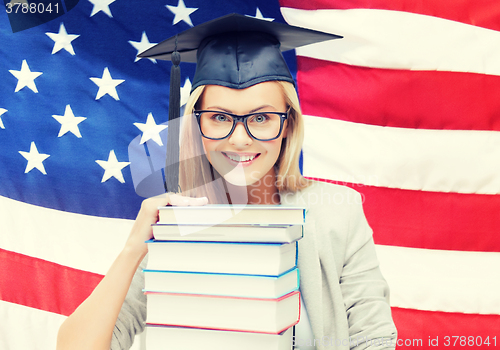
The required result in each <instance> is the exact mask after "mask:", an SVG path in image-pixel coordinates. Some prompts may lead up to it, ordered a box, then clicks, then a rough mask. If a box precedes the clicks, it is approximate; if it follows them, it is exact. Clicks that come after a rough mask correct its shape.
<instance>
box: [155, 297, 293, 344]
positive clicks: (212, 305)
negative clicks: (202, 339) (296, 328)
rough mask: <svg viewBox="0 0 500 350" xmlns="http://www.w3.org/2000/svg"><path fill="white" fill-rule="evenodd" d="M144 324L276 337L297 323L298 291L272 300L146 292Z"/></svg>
mask: <svg viewBox="0 0 500 350" xmlns="http://www.w3.org/2000/svg"><path fill="white" fill-rule="evenodd" d="M146 295H147V298H148V302H147V318H146V322H147V323H148V324H150V325H151V324H156V325H167V326H181V327H193V328H206V329H220V330H227V331H242V332H257V333H269V334H278V333H281V332H282V331H284V330H286V329H288V328H290V327H291V326H293V325H295V324H297V323H298V322H299V318H300V292H299V291H294V292H291V293H289V294H287V295H284V296H282V297H280V298H276V299H256V298H238V297H224V296H214V295H198V294H173V293H155V292H146Z"/></svg>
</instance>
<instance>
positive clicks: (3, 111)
mask: <svg viewBox="0 0 500 350" xmlns="http://www.w3.org/2000/svg"><path fill="white" fill-rule="evenodd" d="M5 112H7V110H6V109H5V108H0V117H1V116H2V115H3V114H4V113H5ZM0 128H2V129H5V125H3V121H2V118H0Z"/></svg>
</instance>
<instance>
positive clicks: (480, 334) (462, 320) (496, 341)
mask: <svg viewBox="0 0 500 350" xmlns="http://www.w3.org/2000/svg"><path fill="white" fill-rule="evenodd" d="M392 317H393V319H394V323H395V324H396V328H397V329H398V339H399V340H398V343H397V345H398V346H397V349H418V350H421V349H435V350H440V349H443V350H444V349H446V350H448V349H481V350H484V349H498V348H499V347H500V332H498V330H499V329H500V315H477V314H461V313H449V312H437V311H420V310H413V309H401V308H397V307H393V308H392ZM485 341H487V342H489V343H490V344H489V345H487V344H486V343H485ZM405 343H406V345H405Z"/></svg>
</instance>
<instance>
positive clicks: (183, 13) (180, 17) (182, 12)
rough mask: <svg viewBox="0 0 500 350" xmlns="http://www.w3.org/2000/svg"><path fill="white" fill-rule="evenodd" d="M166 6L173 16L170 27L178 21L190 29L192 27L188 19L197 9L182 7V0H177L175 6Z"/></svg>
mask: <svg viewBox="0 0 500 350" xmlns="http://www.w3.org/2000/svg"><path fill="white" fill-rule="evenodd" d="M166 6H167V8H168V9H169V10H170V12H172V13H173V14H174V15H175V17H174V20H173V22H172V25H174V24H177V23H179V22H180V21H184V22H186V23H187V24H189V25H190V26H191V27H193V22H191V18H190V17H189V15H190V14H192V13H193V12H194V11H196V10H198V8H197V7H186V5H184V1H183V0H179V3H178V4H177V6H171V5H166Z"/></svg>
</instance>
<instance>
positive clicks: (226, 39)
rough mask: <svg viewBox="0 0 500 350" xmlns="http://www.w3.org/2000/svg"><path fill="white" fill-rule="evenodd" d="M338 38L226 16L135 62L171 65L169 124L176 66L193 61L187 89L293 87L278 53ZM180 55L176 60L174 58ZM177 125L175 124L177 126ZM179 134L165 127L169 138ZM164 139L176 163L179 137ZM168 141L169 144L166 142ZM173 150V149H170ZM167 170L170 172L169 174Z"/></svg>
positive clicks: (174, 183) (176, 95)
mask: <svg viewBox="0 0 500 350" xmlns="http://www.w3.org/2000/svg"><path fill="white" fill-rule="evenodd" d="M337 38H340V36H338V35H334V34H329V33H323V32H318V31H315V30H310V29H306V28H301V27H295V26H290V25H288V24H284V23H278V22H269V21H266V20H261V19H257V18H253V17H248V16H243V15H239V14H230V15H227V16H223V17H220V18H217V19H214V20H212V21H209V22H205V23H202V24H200V25H197V26H195V27H193V28H190V29H188V30H186V31H184V32H182V33H179V34H177V35H176V36H173V37H171V38H169V39H167V40H165V41H162V42H161V43H159V44H157V45H155V46H153V47H152V48H150V49H149V50H146V51H144V52H143V53H141V54H140V55H139V57H142V58H144V57H147V58H155V59H160V60H172V63H173V66H172V75H171V82H170V105H169V109H170V110H169V121H171V120H173V119H175V118H177V117H178V116H179V114H180V112H179V110H180V106H179V104H180V102H179V101H180V92H179V91H180V72H179V70H178V65H179V63H180V60H181V58H182V61H184V62H196V63H197V67H196V73H195V76H194V81H193V84H192V90H194V89H195V88H197V87H198V86H200V85H222V86H225V87H230V88H234V89H244V88H247V87H250V86H252V85H255V84H258V83H261V82H265V81H288V82H291V83H294V81H293V78H292V75H291V74H290V71H289V69H288V66H287V64H286V62H285V60H284V58H283V56H282V54H281V52H282V51H287V50H292V49H294V48H297V47H300V46H304V45H308V44H313V43H317V42H322V41H326V40H332V39H337ZM179 54H180V56H181V57H180V56H179ZM176 124H178V123H176ZM176 132H177V133H178V131H177V130H176V131H174V130H172V129H171V128H170V127H169V131H168V133H169V136H170V135H172V133H176ZM171 139H174V138H172V137H168V144H167V152H168V153H167V157H170V158H171V159H170V161H169V163H170V164H176V163H178V159H179V158H178V157H179V155H178V144H179V143H178V138H177V137H176V138H175V140H171ZM171 141H172V142H171ZM174 145H177V146H174ZM168 168H172V169H168ZM174 168H175V167H172V166H170V167H167V174H166V178H167V190H168V191H177V188H178V173H176V174H174V172H173V171H171V170H174V171H175V169H174Z"/></svg>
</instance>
